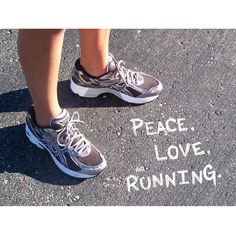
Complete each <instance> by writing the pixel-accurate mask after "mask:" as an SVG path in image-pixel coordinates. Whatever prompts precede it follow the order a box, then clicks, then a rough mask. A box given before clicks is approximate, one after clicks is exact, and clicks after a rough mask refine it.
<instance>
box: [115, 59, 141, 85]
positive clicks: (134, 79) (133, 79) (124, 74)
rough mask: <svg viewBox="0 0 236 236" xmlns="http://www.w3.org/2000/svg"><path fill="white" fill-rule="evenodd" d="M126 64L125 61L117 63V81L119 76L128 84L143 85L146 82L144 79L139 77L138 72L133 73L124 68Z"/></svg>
mask: <svg viewBox="0 0 236 236" xmlns="http://www.w3.org/2000/svg"><path fill="white" fill-rule="evenodd" d="M124 66H125V63H124V61H123V60H120V61H119V62H118V63H117V69H118V72H119V73H117V74H116V79H119V77H118V75H120V76H121V78H122V79H123V80H124V81H125V83H126V84H134V85H141V84H143V82H144V79H143V77H141V76H139V75H138V72H135V71H132V70H130V69H127V68H125V67H124Z"/></svg>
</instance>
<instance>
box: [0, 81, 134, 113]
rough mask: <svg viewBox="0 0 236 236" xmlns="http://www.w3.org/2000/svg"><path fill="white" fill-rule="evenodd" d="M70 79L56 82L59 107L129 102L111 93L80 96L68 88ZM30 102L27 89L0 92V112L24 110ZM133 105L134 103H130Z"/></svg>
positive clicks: (117, 104)
mask: <svg viewBox="0 0 236 236" xmlns="http://www.w3.org/2000/svg"><path fill="white" fill-rule="evenodd" d="M69 86H70V81H69V80H66V81H60V82H58V98H59V103H60V105H61V107H64V108H76V107H126V106H131V105H130V104H129V103H126V102H124V101H122V100H121V99H119V98H116V97H115V96H113V95H112V94H106V95H105V96H106V97H107V99H104V98H103V96H104V95H100V96H99V97H98V98H96V99H93V98H82V97H79V96H78V95H76V94H74V93H73V92H72V91H71V90H70V88H69ZM30 104H32V100H31V97H30V95H29V92H28V90H27V89H19V90H15V91H11V92H8V93H4V94H0V113H1V112H21V111H26V110H27V108H28V106H29V105H30ZM132 106H135V105H132Z"/></svg>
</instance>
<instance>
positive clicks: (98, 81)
mask: <svg viewBox="0 0 236 236" xmlns="http://www.w3.org/2000/svg"><path fill="white" fill-rule="evenodd" d="M72 80H73V81H74V82H75V83H76V84H77V85H79V86H83V87H90V88H111V89H114V90H117V91H120V92H122V93H124V94H127V95H129V96H132V97H146V96H155V95H156V94H159V93H160V90H161V89H162V86H161V84H160V82H159V81H158V80H157V79H155V78H153V77H151V76H150V75H147V74H144V73H142V72H134V71H132V70H130V69H127V68H125V66H124V62H123V61H119V62H118V61H116V59H115V58H114V57H113V56H112V54H110V56H109V63H108V73H107V74H105V75H102V76H100V77H99V78H97V77H93V76H91V75H89V74H88V73H87V72H86V71H85V70H84V68H83V67H82V66H81V65H80V59H77V61H76V63H75V69H74V73H73V76H72Z"/></svg>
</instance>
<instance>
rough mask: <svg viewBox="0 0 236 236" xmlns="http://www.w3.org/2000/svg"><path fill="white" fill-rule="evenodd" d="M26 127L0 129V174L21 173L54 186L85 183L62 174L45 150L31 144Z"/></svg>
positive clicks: (22, 125)
mask: <svg viewBox="0 0 236 236" xmlns="http://www.w3.org/2000/svg"><path fill="white" fill-rule="evenodd" d="M24 128H25V125H24V124H21V125H17V126H11V127H6V128H2V129H0V144H1V147H0V150H1V151H0V173H4V172H9V173H21V174H24V175H27V176H30V177H32V178H34V179H36V180H38V181H42V182H45V183H49V184H53V185H75V184H80V183H81V182H83V181H84V180H83V179H76V178H73V177H70V176H67V175H65V174H64V173H62V172H61V171H60V170H59V169H58V168H57V167H56V165H55V164H54V162H53V160H52V159H51V157H50V155H49V154H48V153H47V151H45V150H40V149H39V148H37V147H36V146H35V145H33V144H31V143H30V141H29V140H28V139H27V137H26V136H25V133H24Z"/></svg>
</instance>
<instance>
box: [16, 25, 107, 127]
mask: <svg viewBox="0 0 236 236" xmlns="http://www.w3.org/2000/svg"><path fill="white" fill-rule="evenodd" d="M64 33H65V30H63V29H36V30H35V29H24V30H23V29H22V30H19V34H18V55H19V59H20V63H21V67H22V70H23V73H24V75H25V78H26V82H27V86H28V89H29V92H30V95H31V97H32V100H33V103H34V107H35V113H36V121H37V123H38V125H40V126H47V125H49V123H50V120H51V119H52V118H53V117H56V116H57V115H59V114H60V112H61V107H60V105H59V102H58V97H57V81H58V74H59V68H60V61H61V52H62V46H63V39H64ZM109 35H110V30H109V29H81V30H80V48H81V52H80V54H81V56H80V61H81V65H82V66H83V67H84V69H85V70H86V71H87V72H88V73H89V74H91V75H93V76H100V75H102V74H104V73H105V72H106V68H107V63H108V52H109V49H108V47H109Z"/></svg>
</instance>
